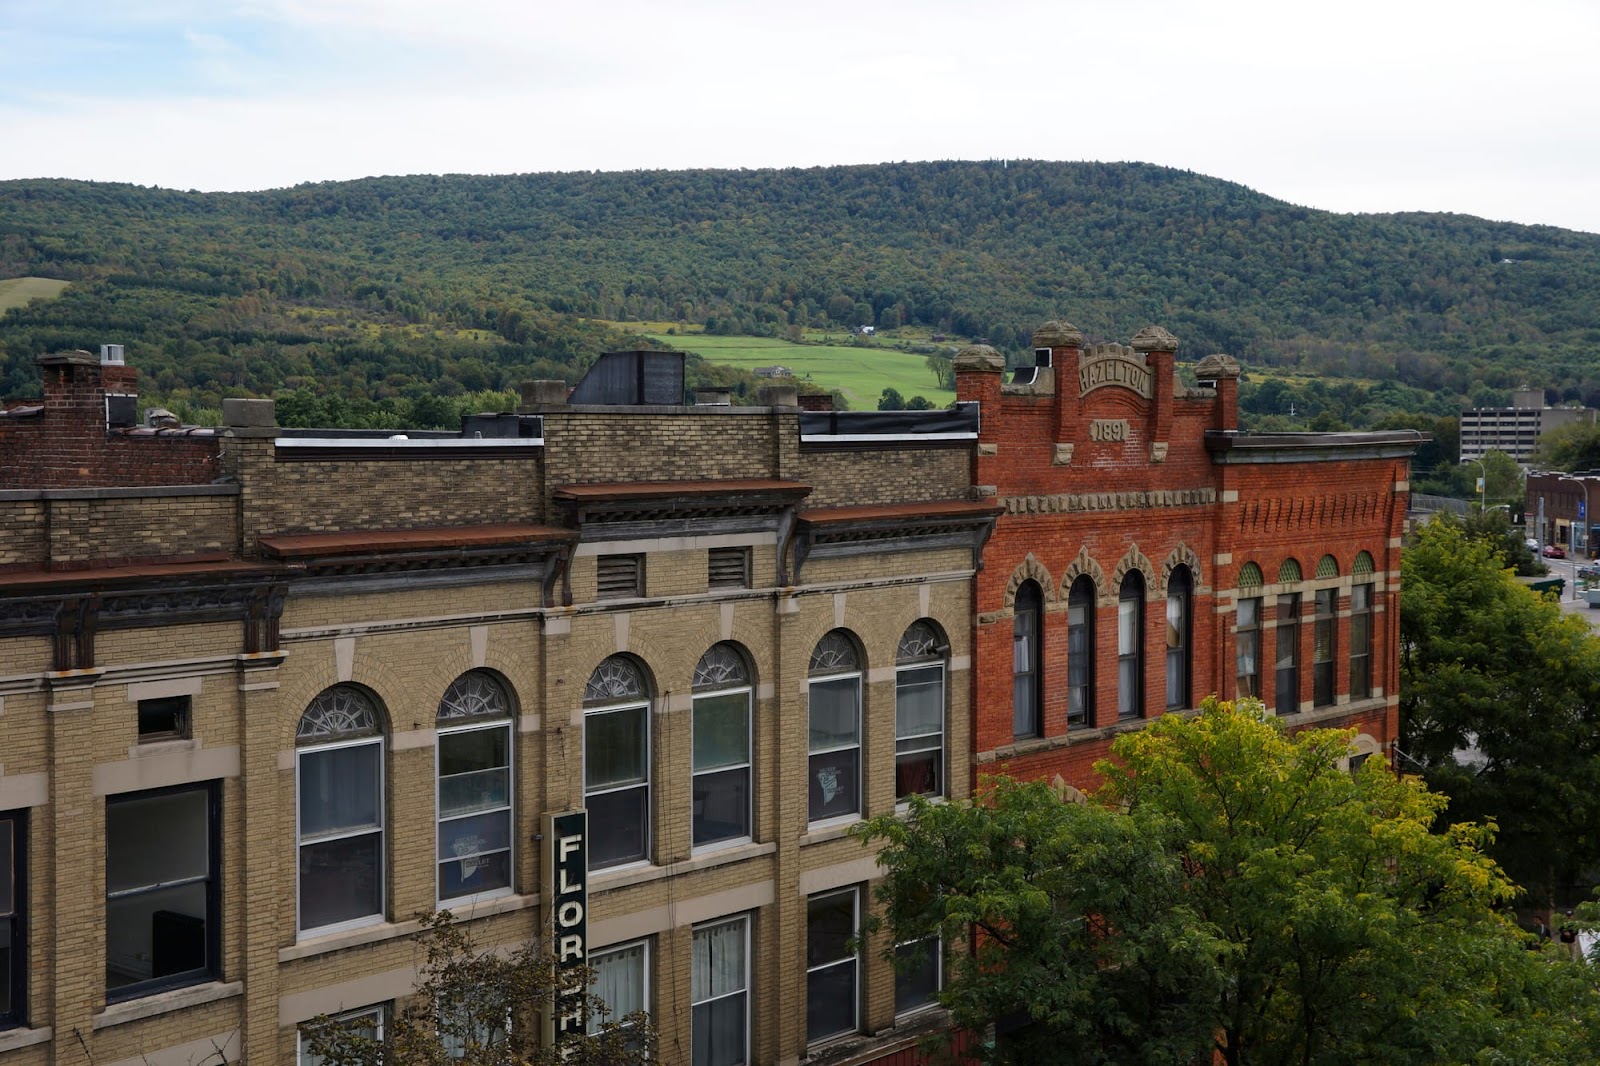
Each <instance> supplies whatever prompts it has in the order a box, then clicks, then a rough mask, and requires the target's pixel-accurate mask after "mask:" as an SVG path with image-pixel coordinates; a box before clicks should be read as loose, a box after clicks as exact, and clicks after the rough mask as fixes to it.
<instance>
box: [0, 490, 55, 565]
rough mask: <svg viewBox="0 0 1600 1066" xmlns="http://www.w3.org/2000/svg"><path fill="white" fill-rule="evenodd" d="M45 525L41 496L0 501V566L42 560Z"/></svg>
mask: <svg viewBox="0 0 1600 1066" xmlns="http://www.w3.org/2000/svg"><path fill="white" fill-rule="evenodd" d="M45 528H46V527H45V505H44V502H43V501H42V500H19V501H3V502H0V566H17V565H20V564H24V563H28V564H34V565H37V564H39V563H41V562H43V561H44V559H45V551H46V543H47V542H46V540H45Z"/></svg>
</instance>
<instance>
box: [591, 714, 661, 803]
mask: <svg viewBox="0 0 1600 1066" xmlns="http://www.w3.org/2000/svg"><path fill="white" fill-rule="evenodd" d="M648 722H649V718H648V716H647V714H646V708H644V707H642V706H641V707H626V708H623V709H622V710H619V711H604V712H600V713H596V714H589V715H586V716H585V717H584V720H583V723H584V733H583V765H584V779H583V781H584V787H585V788H606V787H608V786H613V785H626V784H632V783H634V782H642V781H645V780H646V779H647V770H646V765H645V764H646V756H647V748H646V744H647V740H646V729H647V725H648Z"/></svg>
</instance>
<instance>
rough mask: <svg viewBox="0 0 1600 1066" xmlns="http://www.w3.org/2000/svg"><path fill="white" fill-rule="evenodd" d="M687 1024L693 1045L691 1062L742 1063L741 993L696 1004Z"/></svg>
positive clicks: (708, 1065) (705, 1065) (707, 1065)
mask: <svg viewBox="0 0 1600 1066" xmlns="http://www.w3.org/2000/svg"><path fill="white" fill-rule="evenodd" d="M689 1024H690V1033H691V1035H692V1037H693V1045H694V1048H693V1055H694V1066H743V1063H744V1062H745V1037H744V1026H745V997H744V994H743V993H740V994H739V995H736V996H726V997H724V998H722V999H716V1000H712V1001H711V1002H710V1003H699V1004H696V1005H695V1008H694V1015H693V1017H692V1018H691V1019H690V1023H689Z"/></svg>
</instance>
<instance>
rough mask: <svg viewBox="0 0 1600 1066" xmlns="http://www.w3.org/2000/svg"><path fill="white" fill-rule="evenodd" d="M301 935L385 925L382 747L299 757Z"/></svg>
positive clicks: (367, 744)
mask: <svg viewBox="0 0 1600 1066" xmlns="http://www.w3.org/2000/svg"><path fill="white" fill-rule="evenodd" d="M299 764H300V769H299V774H300V781H299V799H300V813H299V829H300V870H299V886H300V933H301V935H306V934H308V933H311V934H318V933H327V932H333V931H335V930H337V929H341V928H353V927H355V926H357V925H365V924H370V923H372V922H377V921H381V920H382V919H383V903H384V877H383V742H382V741H381V740H378V739H372V740H359V741H355V742H353V743H348V744H329V745H324V746H321V747H316V748H302V749H301V750H300V754H299Z"/></svg>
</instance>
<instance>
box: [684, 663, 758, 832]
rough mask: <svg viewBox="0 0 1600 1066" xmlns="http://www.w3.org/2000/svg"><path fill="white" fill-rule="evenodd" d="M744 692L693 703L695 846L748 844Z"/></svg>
mask: <svg viewBox="0 0 1600 1066" xmlns="http://www.w3.org/2000/svg"><path fill="white" fill-rule="evenodd" d="M750 696H751V692H750V689H748V688H740V689H731V690H726V691H722V692H715V693H711V694H708V695H704V696H696V697H695V698H694V784H693V804H694V846H695V847H697V848H701V847H706V846H708V845H711V844H729V843H737V842H739V841H743V840H749V839H750Z"/></svg>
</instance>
